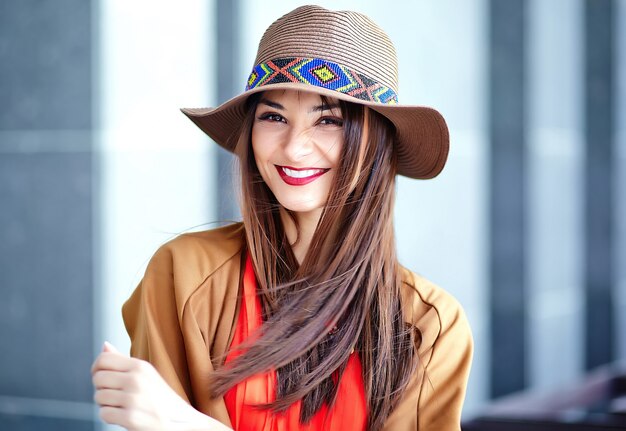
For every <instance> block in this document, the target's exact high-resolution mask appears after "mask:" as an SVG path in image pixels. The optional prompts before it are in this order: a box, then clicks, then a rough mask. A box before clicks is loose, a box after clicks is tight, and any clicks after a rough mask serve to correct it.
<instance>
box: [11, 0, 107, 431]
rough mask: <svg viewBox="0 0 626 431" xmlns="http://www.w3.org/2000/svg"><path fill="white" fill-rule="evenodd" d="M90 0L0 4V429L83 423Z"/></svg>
mask: <svg viewBox="0 0 626 431" xmlns="http://www.w3.org/2000/svg"><path fill="white" fill-rule="evenodd" d="M92 7H93V5H92V3H91V2H89V1H83V0H59V1H53V2H50V1H34V0H29V1H10V0H3V1H1V2H0V103H1V104H2V106H1V107H0V292H1V295H0V297H1V299H0V343H1V344H2V347H1V348H0V349H1V352H2V353H1V355H0V429H2V430H35V429H40V430H41V429H46V430H91V429H93V425H92V420H91V418H92V408H91V400H92V388H91V382H90V379H89V374H88V370H89V367H90V364H91V362H92V359H93V354H92V349H91V345H92V342H93V328H94V324H95V322H94V315H93V304H92V298H93V295H94V291H93V287H92V286H93V284H92V273H93V254H92V250H93V247H94V244H93V238H94V234H93V225H92V202H93V193H92V184H93V175H94V171H93V169H92V107H93V106H94V100H93V87H94V83H93V81H92V52H93V49H94V44H95V41H94V38H93V37H92V34H93V28H92V20H91V15H92Z"/></svg>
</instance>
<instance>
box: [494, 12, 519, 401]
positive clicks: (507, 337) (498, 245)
mask: <svg viewBox="0 0 626 431" xmlns="http://www.w3.org/2000/svg"><path fill="white" fill-rule="evenodd" d="M489 9H490V26H489V29H490V36H489V43H490V49H491V55H490V79H489V83H490V89H489V91H490V96H489V97H490V98H489V101H490V109H489V119H490V134H491V143H490V145H491V156H490V163H491V166H490V172H491V175H490V178H491V181H490V227H491V235H490V286H491V287H490V291H491V295H490V296H491V313H490V314H491V346H492V348H491V373H492V374H491V379H490V381H491V395H492V396H493V397H499V396H502V395H506V394H509V393H511V392H515V391H518V390H521V389H523V388H524V387H525V386H526V361H525V357H526V354H525V352H526V331H525V327H526V324H525V323H526V304H525V302H526V301H525V292H524V283H525V258H524V252H525V250H524V248H525V247H524V243H525V217H524V213H525V208H524V204H525V202H524V193H525V190H524V184H525V179H524V176H525V164H524V158H525V153H524V151H525V145H524V143H525V141H524V139H525V137H524V135H525V130H524V128H525V118H524V117H525V115H524V109H525V103H524V100H525V97H526V95H525V87H526V86H525V74H524V70H525V67H524V62H525V51H524V49H525V47H524V27H525V21H526V17H525V13H526V11H525V2H524V1H523V0H506V1H505V0H492V1H490V7H489Z"/></svg>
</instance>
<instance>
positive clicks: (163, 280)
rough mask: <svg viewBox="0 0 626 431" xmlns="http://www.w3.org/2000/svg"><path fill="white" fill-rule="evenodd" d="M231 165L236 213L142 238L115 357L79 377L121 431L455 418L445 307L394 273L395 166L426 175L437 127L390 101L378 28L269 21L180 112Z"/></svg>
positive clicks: (435, 161) (456, 343)
mask: <svg viewBox="0 0 626 431" xmlns="http://www.w3.org/2000/svg"><path fill="white" fill-rule="evenodd" d="M183 112H184V113H185V114H186V115H188V116H189V117H190V118H191V119H192V121H194V122H195V123H196V124H197V125H198V126H199V127H200V128H201V129H202V130H203V131H204V132H206V133H207V134H208V135H209V136H211V137H212V138H213V139H214V140H215V141H216V142H217V143H219V144H220V145H222V146H223V147H225V148H227V149H229V150H230V151H233V152H235V153H236V154H237V155H238V157H239V161H240V167H241V183H242V184H241V186H242V202H241V204H242V214H243V223H239V224H234V225H230V226H226V227H223V228H220V229H216V230H211V231H206V232H199V233H193V234H186V235H181V236H180V237H178V238H176V239H174V240H173V241H171V242H169V243H168V244H166V245H164V246H163V247H161V248H160V249H159V251H157V253H156V254H155V256H154V257H153V259H152V260H151V262H150V264H149V265H148V269H147V271H146V274H145V277H144V279H143V280H142V282H141V284H140V285H139V287H138V288H137V289H136V291H135V292H134V293H133V295H132V296H131V298H130V299H129V300H128V301H127V303H126V304H125V305H124V309H123V315H124V321H125V324H126V327H127V330H128V332H129V335H130V337H131V340H132V347H131V355H132V357H127V356H125V355H122V354H121V353H119V352H117V351H115V349H114V348H113V347H112V346H110V345H108V344H105V347H104V351H103V353H101V354H100V356H99V357H98V358H97V359H96V361H95V363H94V366H93V369H92V373H93V381H94V385H95V387H96V394H95V399H96V402H97V403H98V404H99V405H100V415H101V417H102V418H103V419H104V420H105V421H106V422H109V423H115V424H119V425H122V426H124V427H125V428H127V429H129V430H154V429H163V430H223V429H235V430H263V431H274V430H280V431H283V430H366V429H367V430H400V431H402V430H416V429H419V430H456V429H460V424H459V423H460V412H461V407H462V403H463V398H464V394H465V387H466V383H467V377H468V373H469V368H470V362H471V355H472V339H471V334H470V331H469V327H468V325H467V321H466V319H465V316H464V314H463V312H462V309H461V307H460V306H459V304H458V303H457V302H456V301H455V300H454V299H453V298H452V297H451V296H450V295H448V294H447V293H445V292H444V291H443V290H442V289H440V288H438V287H437V286H434V285H433V284H431V283H429V282H428V281H426V280H425V279H423V278H421V277H420V276H418V275H416V274H413V273H411V272H410V271H408V270H406V269H404V268H402V267H401V266H400V265H399V263H398V261H397V257H396V250H395V245H394V231H393V215H392V210H393V199H394V182H395V175H396V174H401V175H405V176H408V177H411V178H422V179H426V178H432V177H434V176H436V175H437V174H438V173H439V172H440V171H441V169H442V168H443V166H444V164H445V160H446V157H447V152H448V132H447V127H446V124H445V121H444V120H443V118H442V117H441V115H440V114H439V113H438V112H436V111H435V110H433V109H430V108H425V107H416V106H403V105H397V61H396V58H395V51H394V48H393V45H392V43H391V41H390V40H389V39H388V37H387V36H386V35H385V33H384V32H383V31H382V30H381V29H380V28H379V27H377V26H376V24H374V23H373V22H372V21H371V20H370V19H369V18H367V17H365V16H363V15H361V14H357V13H354V12H346V11H341V12H334V11H328V10H326V9H323V8H321V7H317V6H305V7H301V8H298V9H296V10H294V11H292V12H290V13H289V14H287V15H285V16H283V17H282V18H280V19H279V20H277V21H276V22H274V23H273V24H272V25H271V26H270V27H269V28H268V30H267V31H266V33H265V34H264V36H263V38H262V39H261V42H260V45H259V50H258V54H257V59H256V61H255V67H254V69H253V71H252V73H251V74H250V78H249V80H248V85H247V87H246V91H245V92H244V93H243V94H241V95H239V96H237V97H235V98H234V99H232V100H230V101H228V102H226V103H224V104H222V105H221V106H220V107H218V108H215V109H187V110H183Z"/></svg>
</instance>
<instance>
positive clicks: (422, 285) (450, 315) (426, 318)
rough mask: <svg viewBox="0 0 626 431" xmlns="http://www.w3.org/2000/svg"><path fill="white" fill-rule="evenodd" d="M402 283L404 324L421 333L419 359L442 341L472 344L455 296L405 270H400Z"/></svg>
mask: <svg viewBox="0 0 626 431" xmlns="http://www.w3.org/2000/svg"><path fill="white" fill-rule="evenodd" d="M402 282H403V290H402V300H403V307H404V314H405V320H406V321H407V322H408V323H410V324H412V325H414V326H415V327H416V328H417V329H418V330H419V332H420V335H421V338H422V339H421V345H420V349H419V351H420V355H423V354H424V353H427V352H428V351H430V350H431V349H432V348H433V347H434V346H435V345H436V344H437V343H438V342H439V341H440V340H441V338H442V337H446V338H454V339H457V341H458V342H459V344H472V334H471V330H470V326H469V323H468V321H467V317H466V315H465V312H464V310H463V307H462V306H461V304H460V303H459V301H458V300H457V299H456V298H455V297H454V296H452V295H451V294H450V293H449V292H447V291H446V290H444V289H443V288H441V287H439V286H438V285H436V284H435V283H433V282H431V281H429V280H428V279H426V278H424V277H422V276H421V275H418V274H416V273H414V272H412V271H410V270H408V269H406V268H402Z"/></svg>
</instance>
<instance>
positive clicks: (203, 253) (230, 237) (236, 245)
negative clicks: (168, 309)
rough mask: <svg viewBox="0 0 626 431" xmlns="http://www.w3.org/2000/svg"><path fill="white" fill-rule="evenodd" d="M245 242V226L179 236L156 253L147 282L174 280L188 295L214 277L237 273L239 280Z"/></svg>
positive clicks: (182, 293)
mask: <svg viewBox="0 0 626 431" xmlns="http://www.w3.org/2000/svg"><path fill="white" fill-rule="evenodd" d="M244 243H245V233H244V229H243V224H242V223H235V224H230V225H227V226H224V227H220V228H217V229H211V230H205V231H200V232H189V233H184V234H181V235H178V236H177V237H175V238H174V239H172V240H170V241H168V242H166V243H165V244H163V245H162V246H160V247H159V248H158V250H157V251H156V252H155V253H154V255H153V256H152V258H151V259H150V262H149V264H148V268H147V270H146V276H145V277H144V282H145V281H146V279H147V278H149V279H152V278H155V277H157V278H159V279H171V281H172V284H173V286H174V288H175V289H176V290H177V291H178V292H177V293H178V294H180V295H183V296H188V295H190V294H191V293H193V291H194V290H195V289H196V288H198V287H199V286H200V285H201V284H203V283H205V281H206V280H207V279H209V278H210V277H212V276H214V275H215V274H218V275H219V274H220V273H224V272H227V273H229V274H230V273H233V272H237V274H236V276H237V277H238V276H239V275H238V270H239V265H240V261H241V259H240V256H241V250H242V249H243V247H244ZM231 275H232V274H231ZM229 278H230V277H229Z"/></svg>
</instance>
